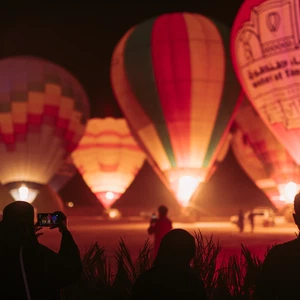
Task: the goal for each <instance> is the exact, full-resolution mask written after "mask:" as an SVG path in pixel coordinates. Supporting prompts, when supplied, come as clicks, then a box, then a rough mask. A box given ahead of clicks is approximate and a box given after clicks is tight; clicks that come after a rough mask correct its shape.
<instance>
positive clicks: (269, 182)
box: [231, 129, 284, 208]
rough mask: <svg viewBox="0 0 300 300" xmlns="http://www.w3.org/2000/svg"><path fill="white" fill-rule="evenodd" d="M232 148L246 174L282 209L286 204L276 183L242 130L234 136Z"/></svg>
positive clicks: (237, 130)
mask: <svg viewBox="0 0 300 300" xmlns="http://www.w3.org/2000/svg"><path fill="white" fill-rule="evenodd" d="M231 146H232V150H233V152H234V154H235V157H236V159H237V161H238V163H239V164H240V166H241V167H242V169H243V170H244V171H245V173H246V174H247V175H248V176H249V178H250V179H251V180H252V181H253V182H254V183H255V185H256V186H257V187H258V188H259V189H261V190H262V191H263V192H264V193H265V194H266V196H267V197H268V198H269V199H270V201H271V202H272V203H273V204H274V205H275V206H276V207H277V208H280V207H281V206H282V205H283V204H284V202H283V201H281V200H280V193H279V191H278V188H277V184H276V182H275V181H274V180H273V179H272V178H270V176H269V174H268V173H267V171H266V169H265V168H264V165H263V163H262V162H261V160H260V158H259V157H258V156H257V154H256V153H255V152H254V150H253V148H252V146H251V145H250V144H249V143H248V142H247V141H246V140H245V138H244V133H243V132H242V131H241V130H240V129H236V131H235V133H234V134H233V138H232V145H231Z"/></svg>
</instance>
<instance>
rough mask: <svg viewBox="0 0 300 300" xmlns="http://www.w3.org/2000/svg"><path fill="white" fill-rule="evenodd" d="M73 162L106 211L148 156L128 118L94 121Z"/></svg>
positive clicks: (74, 154) (91, 121)
mask: <svg viewBox="0 0 300 300" xmlns="http://www.w3.org/2000/svg"><path fill="white" fill-rule="evenodd" d="M72 159H73V162H74V164H75V165H76V167H77V169H78V170H79V172H80V173H81V175H82V177H83V179H84V181H85V183H86V184H87V185H88V186H89V188H90V189H91V191H92V192H93V193H94V194H95V195H96V197H97V198H98V199H99V201H100V202H101V203H102V205H103V206H104V208H105V209H107V210H108V209H109V208H110V207H111V205H112V204H113V203H114V202H115V201H116V200H117V199H119V197H120V196H121V195H122V194H123V193H124V192H125V191H126V189H127V188H128V186H129V185H130V184H131V182H132V181H133V180H134V178H135V175H136V174H137V173H138V171H139V170H140V168H141V167H142V165H143V163H144V160H145V155H144V153H143V152H142V150H141V149H140V147H139V146H138V145H137V143H136V141H135V140H134V138H133V136H132V134H131V133H130V131H129V128H128V126H127V122H126V120H125V119H114V118H104V119H91V120H89V121H88V124H87V128H86V131H85V134H84V136H83V138H82V139H81V141H80V143H79V145H78V147H77V148H76V149H75V151H74V152H73V153H72Z"/></svg>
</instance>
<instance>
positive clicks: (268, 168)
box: [233, 99, 300, 208]
mask: <svg viewBox="0 0 300 300" xmlns="http://www.w3.org/2000/svg"><path fill="white" fill-rule="evenodd" d="M235 126H236V127H237V129H238V130H237V132H236V133H235V138H234V139H233V150H234V152H235V154H236V156H237V159H238V161H239V162H240V164H241V166H242V167H243V168H244V170H245V171H246V173H247V174H248V175H249V176H250V178H252V180H253V181H254V182H255V183H256V185H257V186H258V187H259V188H261V189H262V190H263V191H264V192H265V193H266V194H267V195H268V196H269V198H270V200H271V201H272V202H273V204H274V205H275V206H277V207H278V208H281V207H282V206H283V205H285V204H286V203H291V202H293V201H294V196H295V194H296V193H297V192H298V190H299V189H300V167H298V166H297V164H296V163H295V162H294V161H293V159H292V158H291V156H290V155H289V153H288V152H287V151H286V150H285V148H284V147H283V146H282V145H281V144H280V143H279V142H278V140H277V139H276V138H275V136H274V135H273V134H272V133H271V131H270V130H269V129H268V127H267V126H266V125H265V124H264V122H263V121H262V120H261V118H260V117H259V115H258V114H257V112H256V111H255V109H254V108H253V107H252V105H251V104H250V102H249V101H247V100H246V99H245V100H244V102H243V103H242V106H241V107H240V109H239V111H238V113H237V115H236V118H235ZM275 188H276V189H277V193H276V192H275Z"/></svg>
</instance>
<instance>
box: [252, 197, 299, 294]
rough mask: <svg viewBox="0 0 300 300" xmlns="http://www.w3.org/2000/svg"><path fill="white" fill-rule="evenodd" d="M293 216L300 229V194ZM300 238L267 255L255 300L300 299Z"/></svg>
mask: <svg viewBox="0 0 300 300" xmlns="http://www.w3.org/2000/svg"><path fill="white" fill-rule="evenodd" d="M294 210H295V213H294V214H293V217H294V221H295V224H296V225H297V227H298V228H299V229H300V193H298V194H297V195H296V196H295V198H294ZM299 273H300V238H299V234H298V237H297V238H296V239H293V240H291V241H288V242H286V243H283V244H278V245H276V246H274V247H273V248H272V249H271V250H270V251H269V252H268V254H267V256H266V258H265V260H264V262H263V265H262V269H261V272H260V274H259V276H258V280H257V282H256V289H255V299H259V300H265V299H283V300H285V299H289V300H292V299H300V289H299Z"/></svg>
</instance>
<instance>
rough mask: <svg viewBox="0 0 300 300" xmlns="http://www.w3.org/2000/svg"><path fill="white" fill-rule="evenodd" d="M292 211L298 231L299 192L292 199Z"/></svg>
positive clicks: (299, 221) (299, 215)
mask: <svg viewBox="0 0 300 300" xmlns="http://www.w3.org/2000/svg"><path fill="white" fill-rule="evenodd" d="M294 211H295V213H294V214H293V217H294V221H295V224H296V225H297V226H298V228H299V229H300V192H299V193H298V194H297V195H296V196H295V198H294Z"/></svg>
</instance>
